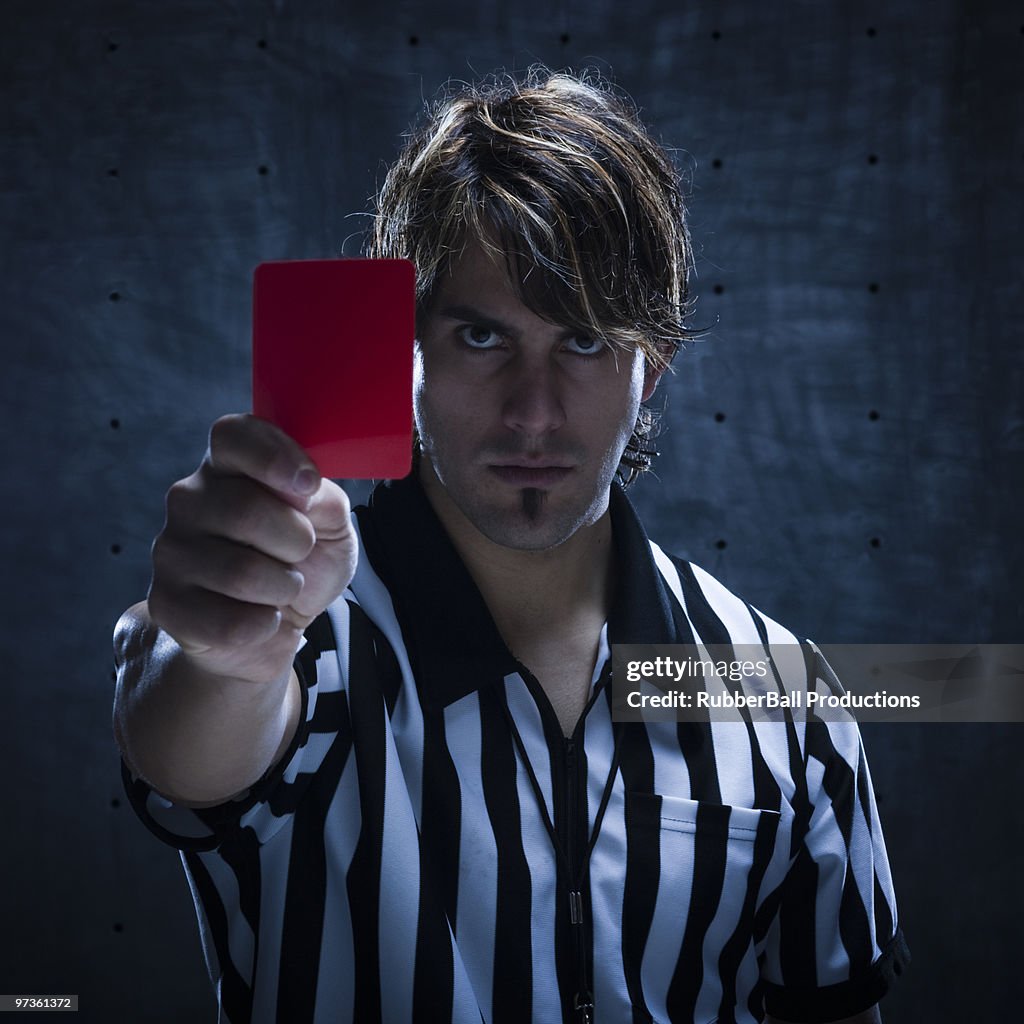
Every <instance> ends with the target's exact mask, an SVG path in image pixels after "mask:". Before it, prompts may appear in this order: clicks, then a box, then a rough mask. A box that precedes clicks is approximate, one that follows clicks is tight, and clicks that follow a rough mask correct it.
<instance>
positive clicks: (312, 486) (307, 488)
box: [292, 467, 320, 494]
mask: <svg viewBox="0 0 1024 1024" xmlns="http://www.w3.org/2000/svg"><path fill="white" fill-rule="evenodd" d="M319 486H320V474H319V473H317V471H316V470H315V469H309V468H308V467H306V468H304V469H300V470H299V471H298V473H296V474H295V479H294V480H293V481H292V490H293V491H295V492H296V493H297V494H312V493H313V492H314V491H315V490H316V489H317V488H318V487H319Z"/></svg>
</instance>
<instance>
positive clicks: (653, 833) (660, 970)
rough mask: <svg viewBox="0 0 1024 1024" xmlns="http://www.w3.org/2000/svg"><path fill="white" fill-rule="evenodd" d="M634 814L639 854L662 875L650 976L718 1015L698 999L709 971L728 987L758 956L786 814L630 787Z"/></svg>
mask: <svg viewBox="0 0 1024 1024" xmlns="http://www.w3.org/2000/svg"><path fill="white" fill-rule="evenodd" d="M626 820H627V833H628V834H629V837H630V845H631V847H633V856H634V857H636V856H637V855H638V854H639V857H640V859H642V860H643V861H645V862H646V867H647V869H648V870H649V871H650V874H651V877H652V879H656V880H657V882H656V892H654V893H653V894H652V895H653V896H654V907H653V914H652V916H651V927H650V930H649V932H648V935H647V941H646V943H645V948H644V952H643V953H642V954H641V956H642V958H643V960H644V963H645V969H644V976H645V982H648V983H649V982H654V987H655V988H659V987H660V986H662V985H663V986H665V988H662V989H661V991H662V992H664V991H666V990H667V987H668V986H669V985H672V986H673V987H675V988H676V991H677V993H679V992H686V993H687V996H684V1001H687V997H688V998H689V999H692V1000H693V1005H692V1009H693V1010H694V1011H695V1012H696V1016H695V1018H694V1019H698V1020H711V1019H713V1018H714V1016H715V1010H716V1009H717V1006H716V1007H714V1008H709V1007H702V1006H699V1005H697V1004H698V1003H699V1001H700V990H701V985H702V978H703V977H704V976H706V974H707V973H708V972H711V973H713V974H716V975H718V976H719V977H721V979H722V982H723V987H724V988H725V990H726V991H728V990H729V988H730V978H731V979H732V980H733V982H734V981H735V978H736V974H737V972H738V971H739V970H740V967H741V964H742V963H743V961H744V960H745V959H747V958H748V957H751V956H753V929H754V919H755V914H756V911H757V904H758V894H759V892H760V891H761V890H762V881H763V880H764V876H765V872H766V871H767V870H768V867H769V865H770V864H771V862H772V858H773V854H774V851H775V843H776V835H777V832H778V829H779V823H780V820H781V815H780V814H779V812H777V811H771V810H760V809H757V808H751V807H730V806H728V805H726V804H713V803H707V802H704V801H698V800H690V799H686V798H683V797H674V796H667V795H658V794H652V793H627V794H626ZM634 844H635V845H634ZM659 976H660V977H659ZM645 987H646V986H645ZM681 1019H683V1018H681ZM685 1019H689V1018H685Z"/></svg>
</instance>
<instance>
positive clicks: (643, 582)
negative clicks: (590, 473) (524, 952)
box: [356, 470, 675, 707]
mask: <svg viewBox="0 0 1024 1024" xmlns="http://www.w3.org/2000/svg"><path fill="white" fill-rule="evenodd" d="M610 511H611V517H612V537H613V542H614V545H615V557H616V572H617V580H616V594H615V598H614V600H613V603H612V610H611V614H610V615H609V619H608V641H609V643H613V644H614V643H635V644H650V643H670V642H672V640H673V638H674V634H675V630H674V627H673V618H672V612H671V605H670V602H669V597H668V592H667V588H666V586H665V584H664V581H663V580H662V578H661V574H660V573H659V572H658V569H657V566H656V565H655V564H654V558H653V556H652V554H651V545H650V542H649V541H648V539H647V534H646V533H645V531H644V528H643V526H642V525H641V523H640V520H639V518H638V517H637V514H636V511H635V510H634V508H633V505H632V503H631V502H630V500H629V498H627V497H626V495H625V493H624V492H623V490H622V488H621V487H620V486H619V484H618V483H614V484H613V485H612V490H611V497H610ZM356 515H357V516H358V520H359V529H360V534H361V536H362V541H363V551H364V554H365V556H366V557H368V558H369V561H370V564H371V565H372V566H373V568H374V570H375V571H376V573H377V575H378V576H380V578H381V579H382V580H383V582H384V584H385V585H386V586H387V588H388V590H389V592H390V594H391V599H392V602H393V603H394V606H395V613H396V615H397V616H398V621H399V623H400V625H401V628H402V634H403V637H404V639H405V643H406V647H407V649H408V652H409V658H410V663H411V665H412V669H413V672H414V674H415V677H416V679H417V684H418V687H419V691H420V700H421V702H422V703H423V704H425V705H430V706H434V707H445V706H447V705H448V704H451V703H453V702H454V701H456V700H459V699H460V698H462V697H464V696H466V695H467V694H469V693H472V692H473V691H475V690H478V689H479V688H480V687H481V686H483V685H485V684H488V683H490V682H492V681H493V680H494V679H496V678H499V679H500V678H503V677H504V676H506V675H508V674H509V673H510V672H516V671H518V670H519V664H518V662H517V661H516V659H515V658H514V657H513V655H512V653H511V652H510V651H509V649H508V647H507V646H506V644H505V642H504V640H503V639H502V637H501V634H500V633H499V632H498V628H497V626H496V625H495V624H494V620H493V619H492V618H491V614H490V612H489V610H488V608H487V605H486V604H485V603H484V600H483V598H482V597H481V596H480V591H479V590H478V589H477V586H476V583H475V582H474V581H473V578H472V576H471V575H470V573H469V570H468V569H467V568H466V567H465V565H464V564H463V562H462V560H461V558H460V557H459V555H458V553H457V552H456V550H455V547H454V545H453V544H452V542H451V540H450V539H449V537H448V534H447V533H446V531H445V529H444V527H443V526H442V525H441V522H440V520H439V519H438V518H437V515H436V514H435V512H434V510H433V508H432V506H431V504H430V502H429V500H428V499H427V496H426V494H425V493H424V491H423V488H422V486H421V484H420V482H419V479H418V476H417V474H416V472H415V470H414V471H413V472H412V473H411V474H410V475H409V476H408V477H406V478H405V479H404V480H394V481H388V482H386V483H383V484H380V485H378V486H377V487H376V488H375V489H374V491H373V493H372V494H371V496H370V500H369V504H368V506H366V507H361V508H358V509H357V510H356ZM357 597H358V594H357Z"/></svg>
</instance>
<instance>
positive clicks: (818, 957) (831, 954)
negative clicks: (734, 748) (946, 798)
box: [762, 645, 910, 1024]
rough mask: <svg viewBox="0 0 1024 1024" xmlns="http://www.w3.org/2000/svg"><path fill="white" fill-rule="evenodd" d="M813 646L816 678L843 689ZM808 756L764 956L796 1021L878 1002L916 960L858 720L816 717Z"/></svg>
mask: <svg viewBox="0 0 1024 1024" xmlns="http://www.w3.org/2000/svg"><path fill="white" fill-rule="evenodd" d="M811 647H812V650H813V652H814V659H813V661H812V664H813V671H814V676H815V678H814V679H812V680H810V684H811V686H813V687H814V688H816V689H817V690H819V692H824V691H825V690H828V691H831V692H833V693H835V694H842V693H843V692H845V691H844V690H843V687H842V685H841V684H840V682H839V680H838V679H837V678H836V676H835V673H834V672H833V671H832V669H831V667H830V666H829V665H828V663H827V662H826V661H825V659H824V657H823V656H822V655H821V652H820V651H818V649H817V648H816V647H814V646H813V645H811ZM804 764H805V780H806V797H805V799H803V800H802V801H800V803H801V804H802V806H800V805H798V806H797V807H796V810H797V820H796V821H795V822H794V837H795V846H794V850H795V857H794V858H793V861H792V864H791V867H790V870H789V873H788V875H787V877H786V880H785V882H784V883H783V886H782V891H781V898H780V903H779V909H778V914H777V916H776V918H775V921H774V923H773V925H772V928H771V929H770V931H769V934H768V940H767V943H766V947H765V955H764V959H763V962H762V978H763V980H764V983H765V1008H766V1009H767V1011H768V1012H769V1013H770V1014H771V1015H772V1016H775V1017H779V1018H781V1019H783V1020H787V1021H794V1022H798V1024H799V1022H813V1021H832V1020H837V1019H840V1018H843V1017H848V1016H851V1015H853V1014H855V1013H859V1012H861V1011H863V1010H865V1009H867V1008H869V1007H871V1006H873V1005H874V1004H875V1003H877V1002H878V1001H879V999H881V997H882V996H883V995H885V993H886V992H887V991H888V990H889V988H890V987H891V985H892V983H893V981H894V980H895V978H896V977H898V976H899V975H900V974H902V973H903V970H904V968H905V967H906V966H907V964H909V962H910V955H909V951H908V949H907V946H906V943H905V941H904V939H903V934H902V931H901V930H900V927H899V921H898V918H897V913H896V898H895V894H894V891H893V884H892V876H891V874H890V871H889V861H888V857H887V855H886V850H885V839H884V838H883V835H882V827H881V823H880V821H879V817H878V808H877V805H876V801H875V794H874V790H873V788H872V785H871V774H870V772H869V770H868V764H867V760H866V758H865V756H864V745H863V742H862V740H861V736H860V731H859V729H858V728H857V723H856V722H855V721H853V720H852V719H848V720H845V721H838V722H833V721H828V722H826V721H823V720H821V719H819V718H817V717H815V716H814V715H809V717H808V721H807V726H806V733H805V757H804Z"/></svg>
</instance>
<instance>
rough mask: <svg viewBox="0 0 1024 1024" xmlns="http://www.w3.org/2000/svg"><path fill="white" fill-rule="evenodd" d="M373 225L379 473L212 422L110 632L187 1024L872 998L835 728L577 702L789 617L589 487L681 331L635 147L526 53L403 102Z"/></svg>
mask: <svg viewBox="0 0 1024 1024" xmlns="http://www.w3.org/2000/svg"><path fill="white" fill-rule="evenodd" d="M376 213H377V215H376V221H375V225H376V226H375V232H374V235H373V238H372V241H371V244H370V250H369V255H372V256H382V257H404V258H409V259H412V260H413V261H414V262H415V264H416V267H417V343H416V363H415V390H414V410H415V422H416V432H417V442H416V444H417V447H416V456H415V459H414V468H413V472H412V473H411V474H410V476H409V477H408V478H406V479H405V480H401V481H392V482H386V483H383V484H381V485H379V486H378V487H377V488H376V490H375V491H374V492H373V494H372V496H371V498H370V500H369V503H368V505H367V506H365V507H360V508H358V509H356V510H355V511H354V513H353V512H352V511H351V510H350V508H349V504H348V501H347V498H346V496H345V493H344V492H343V491H342V490H341V488H339V487H338V486H337V485H336V484H335V483H333V482H332V481H330V480H326V479H323V478H321V477H320V475H319V473H318V472H317V470H316V468H315V467H314V466H313V464H312V463H311V462H310V460H309V458H308V457H307V456H306V455H305V454H304V452H303V451H302V450H301V449H300V448H299V447H298V446H297V445H296V444H295V443H294V442H293V441H292V440H291V439H290V438H289V437H287V436H285V435H284V434H283V433H281V432H280V431H279V430H277V429H276V428H275V427H273V426H271V425H270V424H268V423H266V422H263V421H260V420H257V419H255V418H253V417H251V416H225V417H223V418H221V419H219V420H218V421H217V422H216V423H215V424H214V425H213V428H212V430H211V433H210V443H209V447H208V450H207V452H206V455H205V457H204V458H203V460H202V463H201V464H200V466H199V468H198V469H197V470H196V471H195V472H194V473H193V474H192V475H191V476H189V477H188V478H186V479H184V480H181V481H179V482H177V483H175V484H174V485H173V486H172V487H171V488H170V490H169V491H168V494H167V521H166V524H165V526H164V528H163V530H162V531H161V533H160V535H159V536H158V537H157V539H156V542H155V544H154V547H153V579H152V584H151V587H150V591H149V595H148V598H147V600H146V601H144V602H141V603H139V604H136V605H134V606H133V607H132V608H130V609H129V610H128V611H127V612H125V614H124V615H123V616H122V618H121V620H120V622H119V623H118V627H117V630H116V634H115V651H116V655H117V660H118V665H119V672H118V683H117V693H116V698H115V707H114V730H115V734H116V737H117V740H118V743H119V745H120V748H121V751H122V754H123V759H124V772H125V783H126V787H127V790H128V793H129V796H130V797H131V800H132V804H133V806H134V807H135V809H136V810H137V812H138V814H139V815H140V817H141V818H142V820H143V821H144V822H145V823H146V824H147V826H148V827H149V828H150V829H151V830H152V831H153V832H155V833H156V835H157V836H159V837H160V838H161V839H163V840H165V841H166V842H168V843H170V844H171V845H173V846H174V847H176V848H177V849H179V850H181V853H182V859H183V862H184V865H185V870H186V872H187V874H188V877H189V881H190V884H191V887H192V891H193V894H194V896H195V903H196V909H197V914H198V917H199V924H200V929H201V933H202V938H203V945H204V951H205V956H206V961H207V965H208V969H209V973H210V977H211V981H212V982H213V985H214V988H215V991H216V994H217V999H218V1003H219V1008H220V1016H219V1020H221V1021H223V1022H230V1024H243V1022H248V1021H256V1022H275V1021H280V1022H287V1024H304V1022H332V1024H333V1022H350V1021H352V1022H356V1024H373V1022H377V1021H383V1022H388V1024H404V1022H413V1021H415V1022H423V1024H434V1022H449V1021H451V1022H458V1024H469V1022H472V1024H479V1022H480V1021H484V1022H487V1024H490V1022H496V1024H497V1022H510V1024H523V1022H528V1021H536V1022H541V1024H547V1022H556V1021H567V1022H568V1021H576V1022H594V1021H596V1022H600V1024H618V1022H622V1024H627V1022H629V1024H639V1022H658V1024H663V1022H670V1021H671V1022H694V1024H709V1022H713V1021H721V1022H725V1021H732V1022H739V1024H750V1022H754V1021H762V1020H769V1021H777V1022H784V1021H793V1022H797V1021H837V1020H839V1021H847V1022H858V1024H862V1022H864V1024H866V1022H871V1021H878V1020H880V1017H879V1015H878V1009H877V1006H876V1004H877V1002H878V1000H879V999H880V998H881V997H882V996H883V995H884V994H885V992H886V990H887V989H888V988H889V986H890V984H891V983H892V981H893V979H894V978H895V977H896V976H897V975H899V974H900V973H901V972H902V970H903V968H904V965H905V964H906V963H907V960H908V954H907V950H906V946H905V944H904V942H903V938H902V933H901V931H900V928H899V925H898V921H897V914H896V902H895V897H894V894H893V886H892V880H891V877H890V872H889V866H888V861H887V858H886V852H885V843H884V840H883V837H882V831H881V827H880V824H879V819H878V813H877V809H876V805H875V798H874V794H873V791H872V787H871V779H870V775H869V771H868V766H867V763H866V761H865V758H864V752H863V747H862V745H861V741H860V736H859V734H858V732H857V729H856V726H855V725H854V724H852V723H826V722H822V721H818V720H816V719H814V718H813V717H812V718H811V719H810V720H809V721H807V722H794V721H788V722H785V723H779V722H773V723H753V722H742V723H736V724H733V723H697V722H685V723H684V722H679V723H677V722H637V723H624V722H615V721H613V719H612V714H611V686H610V673H611V658H610V650H611V645H612V644H615V643H633V644H676V643H678V644H716V645H718V644H723V645H737V644H754V645H759V646H761V647H765V646H766V645H768V644H773V645H774V644H781V643H792V644H794V645H795V644H797V643H798V642H799V641H798V638H796V637H795V636H793V635H792V634H790V633H789V632H788V631H787V630H786V629H785V628H784V627H783V626H781V625H779V624H778V623H776V622H774V621H773V620H771V619H770V618H768V617H767V616H766V615H764V614H762V613H761V612H759V611H758V610H757V609H755V608H754V607H753V606H751V605H750V604H748V603H746V602H745V601H743V600H741V599H740V598H738V597H736V596H735V595H733V594H732V593H730V592H729V591H728V590H727V589H726V588H725V587H724V586H723V585H722V584H721V583H719V582H718V581H716V580H715V579H714V578H713V577H711V576H710V575H708V574H707V573H706V572H704V571H703V570H702V569H700V568H699V567H698V566H695V565H693V564H691V563H688V562H686V561H683V560H681V559H678V558H674V557H672V556H670V555H668V554H666V553H665V552H663V551H662V550H661V549H660V548H659V547H658V546H657V545H656V544H655V543H654V542H652V541H651V540H650V539H649V538H648V537H647V535H646V533H645V531H644V528H643V526H642V524H641V523H640V521H639V520H638V518H637V516H636V514H635V512H634V510H633V508H632V506H631V504H630V502H629V499H628V498H627V496H626V493H625V490H624V488H625V486H626V485H628V484H629V483H630V482H631V481H632V480H633V479H634V478H635V477H636V476H637V475H638V474H640V473H643V472H644V471H645V470H647V469H648V468H649V467H650V465H651V462H652V460H653V458H654V451H653V447H652V443H651V437H652V431H653V428H654V423H653V415H652V413H651V412H650V410H648V409H647V407H646V406H645V405H644V403H645V402H646V401H647V400H648V399H650V397H651V395H652V394H653V392H654V390H655V388H656V387H657V386H658V383H659V380H660V378H661V377H662V375H663V374H664V372H665V370H666V369H667V368H668V366H669V364H670V362H671V360H672V358H673V356H674V355H675V353H676V351H677V350H678V349H679V348H680V347H681V346H682V344H683V342H684V341H685V340H686V339H687V338H688V337H689V336H691V334H692V332H691V331H690V330H689V329H688V328H687V326H686V319H687V316H688V313H689V312H690V305H691V304H690V301H689V298H688V291H687V278H688V274H689V271H690V269H691V267H692V262H693V261H692V253H691V248H690V242H689V237H688V234H687V228H686V224H685V217H684V209H683V202H682V198H681V194H680V189H679V182H678V178H677V175H676V173H675V171H674V170H673V167H672V164H671V162H670V160H669V158H668V157H667V156H666V154H665V152H664V151H663V150H662V149H661V148H660V147H659V145H658V144H657V143H656V142H655V141H654V140H653V139H652V138H651V136H650V135H649V134H648V132H647V131H646V130H645V128H644V127H643V126H642V124H641V123H640V121H639V118H638V115H637V113H636V111H635V109H634V108H633V107H632V105H631V104H630V103H629V101H628V100H627V99H625V98H624V97H622V96H621V95H619V94H618V93H616V92H615V91H614V90H613V89H612V88H611V87H610V86H608V85H607V84H605V83H604V82H602V81H601V80H599V79H597V78H596V77H593V76H591V77H589V78H588V77H576V76H572V75H569V74H564V73H557V74H556V73H552V72H550V71H548V70H546V69H543V68H534V69H531V70H530V71H529V72H528V73H527V74H526V75H525V76H522V77H521V78H520V79H519V80H514V79H512V78H509V77H505V78H495V79H492V80H488V81H486V82H483V83H480V84H477V85H471V86H466V87H464V88H462V89H461V90H460V91H458V92H455V93H454V94H452V95H449V96H448V97H446V98H445V99H443V100H442V101H440V102H439V103H438V104H437V105H436V106H435V107H434V109H433V110H432V111H431V113H430V115H429V116H428V117H427V118H426V120H425V122H424V124H423V125H422V126H421V127H420V128H419V130H418V131H417V132H416V133H415V134H414V135H413V136H412V137H411V138H410V139H409V140H408V142H407V144H406V146H405V148H404V150H403V151H402V153H401V154H400V156H399V158H398V160H397V162H396V163H395V165H394V166H393V167H392V169H391V170H390V172H389V174H388V176H387V178H386V180H385V183H384V185H383V188H382V189H381V192H380V195H379V196H378V199H377V211H376ZM371 343H372V341H371V340H370V339H367V344H371ZM802 650H803V651H804V652H805V653H806V652H808V651H810V652H813V651H814V649H813V647H812V646H811V645H809V644H805V645H804V647H803V648H802ZM796 660H797V661H798V663H799V668H798V669H797V670H794V669H792V668H790V669H787V670H785V671H783V670H782V669H778V668H777V669H776V683H777V685H778V686H779V687H780V688H782V689H789V688H807V687H810V688H814V687H815V685H816V684H817V685H818V687H819V688H820V687H821V686H823V685H824V686H831V687H833V688H835V687H838V683H837V682H836V681H835V680H834V677H832V676H831V673H830V671H829V670H828V667H827V666H825V665H822V664H821V663H820V662H819V661H818V660H817V659H816V658H815V657H814V656H813V653H812V654H809V655H808V657H806V658H804V657H801V658H798V659H796ZM787 673H788V675H787Z"/></svg>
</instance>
